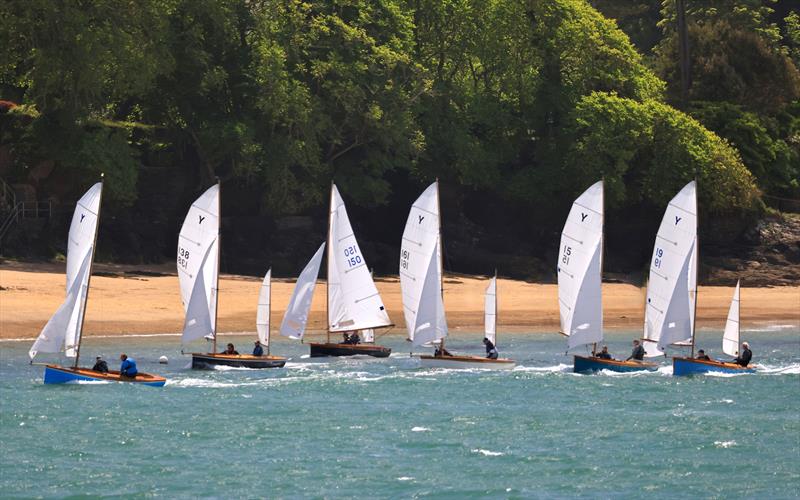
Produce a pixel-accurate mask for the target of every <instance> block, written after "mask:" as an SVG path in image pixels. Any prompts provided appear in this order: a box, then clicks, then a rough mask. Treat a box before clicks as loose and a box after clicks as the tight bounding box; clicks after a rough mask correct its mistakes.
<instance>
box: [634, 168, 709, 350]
mask: <svg viewBox="0 0 800 500" xmlns="http://www.w3.org/2000/svg"><path fill="white" fill-rule="evenodd" d="M696 244H697V193H696V186H695V183H694V182H690V183H689V184H687V185H686V186H685V187H684V188H683V189H682V190H681V191H680V192H679V193H678V194H677V195H676V196H675V197H674V198H673V199H672V201H670V203H669V205H668V206H667V210H666V212H665V213H664V218H663V219H662V221H661V226H660V227H659V229H658V234H657V235H656V241H655V246H654V248H653V259H652V260H651V262H650V279H649V281H648V284H647V302H646V305H645V322H644V338H645V342H644V347H645V350H646V352H647V355H648V356H657V355H660V354H662V353H663V351H664V348H665V347H666V346H668V345H670V344H675V343H680V342H686V341H691V339H692V337H693V335H692V334H693V329H694V325H693V322H692V318H693V314H694V301H695V290H694V287H695V285H696V280H695V276H696V273H697V270H696V266H697V255H696Z"/></svg>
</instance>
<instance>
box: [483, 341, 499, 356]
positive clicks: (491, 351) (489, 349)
mask: <svg viewBox="0 0 800 500" xmlns="http://www.w3.org/2000/svg"><path fill="white" fill-rule="evenodd" d="M483 345H485V346H486V357H487V358H489V359H497V358H498V356H499V354H498V352H497V348H496V347H495V346H494V344H492V341H491V340H489V339H487V338H486V337H484V338H483Z"/></svg>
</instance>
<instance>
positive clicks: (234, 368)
mask: <svg viewBox="0 0 800 500" xmlns="http://www.w3.org/2000/svg"><path fill="white" fill-rule="evenodd" d="M213 368H214V370H217V371H219V372H235V371H253V370H260V368H247V367H246V366H224V365H214V366H213Z"/></svg>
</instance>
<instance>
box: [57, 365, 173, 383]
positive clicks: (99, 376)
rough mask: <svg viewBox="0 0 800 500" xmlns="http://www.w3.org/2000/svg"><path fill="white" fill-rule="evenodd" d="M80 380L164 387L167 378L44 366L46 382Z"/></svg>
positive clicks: (113, 371) (144, 374)
mask: <svg viewBox="0 0 800 500" xmlns="http://www.w3.org/2000/svg"><path fill="white" fill-rule="evenodd" d="M79 382H126V383H131V384H141V385H148V386H150V387H163V386H164V384H165V383H166V382H167V379H165V378H164V377H160V376H158V375H152V374H150V373H142V372H139V373H138V374H136V376H135V377H123V376H122V375H120V374H119V372H118V371H115V370H112V371H109V372H108V373H100V372H96V371H94V370H90V369H88V368H67V367H65V366H58V365H46V366H45V368H44V383H45V384H69V383H79Z"/></svg>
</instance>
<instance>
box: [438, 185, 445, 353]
mask: <svg viewBox="0 0 800 500" xmlns="http://www.w3.org/2000/svg"><path fill="white" fill-rule="evenodd" d="M436 217H437V218H438V230H439V237H438V238H436V245H437V246H438V247H439V293H441V294H442V307H444V252H443V251H442V248H443V246H442V202H441V199H440V198H439V178H438V177H437V178H436ZM439 342H440V343H439V348H440V349H441V350H442V353H443V354H444V337H442V340H440V341H439Z"/></svg>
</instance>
